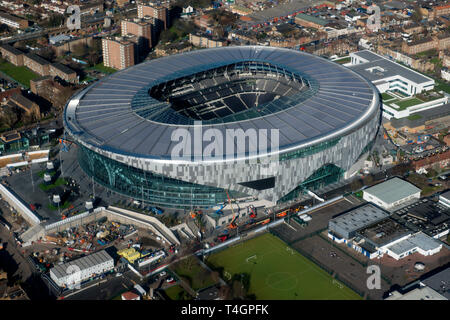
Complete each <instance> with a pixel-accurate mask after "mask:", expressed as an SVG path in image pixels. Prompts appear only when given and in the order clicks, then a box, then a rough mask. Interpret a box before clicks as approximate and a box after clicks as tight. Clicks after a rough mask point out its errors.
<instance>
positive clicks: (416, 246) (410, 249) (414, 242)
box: [385, 232, 442, 260]
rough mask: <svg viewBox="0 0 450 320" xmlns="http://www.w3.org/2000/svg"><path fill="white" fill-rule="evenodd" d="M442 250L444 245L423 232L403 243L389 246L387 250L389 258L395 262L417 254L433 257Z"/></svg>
mask: <svg viewBox="0 0 450 320" xmlns="http://www.w3.org/2000/svg"><path fill="white" fill-rule="evenodd" d="M441 249H442V243H440V242H439V241H437V240H435V239H433V238H431V237H429V236H427V235H426V234H424V233H423V232H418V233H416V234H414V235H411V236H409V237H408V238H406V239H404V240H402V241H399V242H397V243H394V244H392V245H389V246H387V247H386V249H385V250H386V253H387V254H388V255H389V256H391V257H392V258H394V259H395V260H400V259H402V258H404V257H406V256H409V255H410V254H413V253H415V252H418V253H420V254H421V255H423V256H431V255H433V254H435V253H438V252H439V251H441Z"/></svg>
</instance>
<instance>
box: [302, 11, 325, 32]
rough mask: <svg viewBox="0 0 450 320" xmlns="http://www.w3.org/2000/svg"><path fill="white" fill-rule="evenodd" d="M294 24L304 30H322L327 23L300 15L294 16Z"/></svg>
mask: <svg viewBox="0 0 450 320" xmlns="http://www.w3.org/2000/svg"><path fill="white" fill-rule="evenodd" d="M295 23H296V24H298V25H301V26H302V27H306V28H314V29H318V30H320V29H323V28H325V26H326V25H327V24H328V23H329V22H328V21H327V20H325V19H322V18H317V17H313V16H310V15H308V14H304V13H300V14H298V15H296V16H295Z"/></svg>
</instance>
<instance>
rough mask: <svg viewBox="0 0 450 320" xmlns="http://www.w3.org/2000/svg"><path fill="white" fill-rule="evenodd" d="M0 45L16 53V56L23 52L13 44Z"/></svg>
mask: <svg viewBox="0 0 450 320" xmlns="http://www.w3.org/2000/svg"><path fill="white" fill-rule="evenodd" d="M0 47H1V48H2V49H4V50H6V51H8V52H11V53H12V54H15V55H16V56H17V55H21V54H23V52H22V51H20V50H18V49H16V48H14V47H13V46H10V45H9V44H4V45H1V46H0Z"/></svg>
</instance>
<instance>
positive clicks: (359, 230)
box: [328, 204, 442, 260]
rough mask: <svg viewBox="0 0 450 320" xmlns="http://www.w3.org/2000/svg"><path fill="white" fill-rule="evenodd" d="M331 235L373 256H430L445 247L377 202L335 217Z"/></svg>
mask: <svg viewBox="0 0 450 320" xmlns="http://www.w3.org/2000/svg"><path fill="white" fill-rule="evenodd" d="M328 237H329V238H330V239H332V240H333V241H335V242H337V243H345V244H346V245H347V246H348V247H350V248H353V249H354V250H356V251H358V252H360V253H362V254H363V255H365V256H367V257H368V258H370V259H373V258H376V257H382V256H383V255H384V254H387V255H389V256H390V257H392V258H394V259H396V260H400V259H402V258H404V257H406V256H408V255H410V254H413V253H415V252H418V253H420V254H421V255H424V256H429V255H433V254H435V253H438V252H439V251H440V250H441V249H442V243H441V242H439V241H437V240H435V239H433V238H432V237H430V236H428V235H426V234H424V233H423V232H421V231H419V232H415V231H413V230H411V229H409V228H408V227H406V226H404V225H402V224H400V223H399V222H398V221H395V220H394V219H393V218H392V217H390V215H389V213H388V212H387V211H384V210H383V209H381V208H378V207H376V206H374V205H373V204H365V205H363V206H360V207H357V208H355V209H352V210H350V211H349V212H346V213H344V214H342V215H339V216H337V217H335V218H333V219H331V220H330V221H329V223H328Z"/></svg>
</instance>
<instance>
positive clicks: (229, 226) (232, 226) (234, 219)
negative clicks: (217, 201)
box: [225, 191, 237, 229]
mask: <svg viewBox="0 0 450 320" xmlns="http://www.w3.org/2000/svg"><path fill="white" fill-rule="evenodd" d="M225 192H226V193H227V197H228V203H229V204H230V207H231V212H232V213H233V218H232V219H231V222H230V224H229V225H228V228H229V229H236V228H237V224H236V215H235V214H234V210H233V205H232V204H231V199H230V195H229V194H228V191H225Z"/></svg>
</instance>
